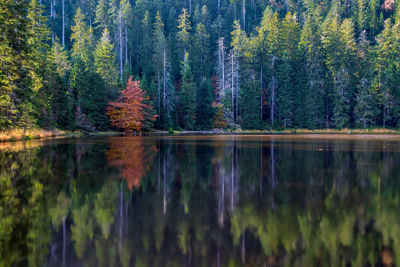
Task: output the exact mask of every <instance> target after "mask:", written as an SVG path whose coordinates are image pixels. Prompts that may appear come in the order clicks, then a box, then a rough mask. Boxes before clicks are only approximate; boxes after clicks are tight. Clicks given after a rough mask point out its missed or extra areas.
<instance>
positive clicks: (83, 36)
mask: <svg viewBox="0 0 400 267" xmlns="http://www.w3.org/2000/svg"><path fill="white" fill-rule="evenodd" d="M133 2H134V3H133ZM133 2H132V1H128V0H122V1H118V0H99V1H94V0H88V1H82V0H76V1H66V0H65V1H64V0H63V1H61V3H60V4H58V3H57V4H55V3H54V1H39V0H31V1H28V0H23V1H19V2H15V1H11V0H3V1H1V3H0V10H1V12H0V33H1V34H0V129H5V128H10V127H13V126H16V124H17V121H18V114H19V113H21V112H20V110H19V108H22V107H23V106H21V105H20V104H21V103H26V104H27V103H30V104H31V105H32V108H33V113H32V114H33V115H32V116H33V117H35V123H36V125H35V126H40V127H45V128H51V127H56V126H57V127H61V128H75V127H80V126H79V123H77V118H76V114H78V113H79V114H80V116H81V115H82V116H83V117H85V118H86V119H85V120H84V121H86V122H89V121H91V123H90V124H92V126H91V127H90V128H92V129H94V128H96V127H101V128H103V127H107V126H106V124H104V123H101V122H100V121H102V118H103V117H104V112H105V111H104V110H103V107H104V106H103V105H104V101H112V100H114V97H115V95H116V93H117V92H118V89H119V87H120V84H121V82H123V81H125V80H126V79H127V78H128V77H130V76H131V75H133V76H135V77H145V79H146V80H147V81H146V82H147V83H148V86H147V87H148V90H149V91H148V94H149V97H150V99H149V100H148V101H149V104H151V105H152V106H154V107H155V110H156V113H157V114H155V115H157V118H158V119H157V120H156V124H155V127H156V128H160V129H168V128H169V127H175V126H177V124H178V123H179V125H180V126H182V127H184V128H186V127H187V128H188V129H209V128H210V127H211V125H213V120H214V118H215V115H216V114H214V112H213V111H212V110H214V107H213V106H212V103H214V102H215V105H220V104H221V105H222V106H221V108H222V110H223V115H224V116H225V118H224V119H223V120H222V118H220V119H219V121H220V122H221V121H225V123H227V124H228V125H233V124H236V123H240V124H241V126H243V127H251V128H255V127H262V126H265V125H270V126H273V125H277V126H279V127H281V128H290V127H306V128H328V127H338V128H343V127H356V126H364V125H368V127H369V126H378V125H379V126H383V127H397V126H398V125H399V124H400V123H399V120H398V117H399V115H400V101H399V100H398V99H399V98H400V87H399V86H398V85H399V84H400V81H399V79H400V78H399V77H400V75H399V69H400V65H399V63H398V62H400V61H399V58H400V54H399V51H400V45H399V43H400V37H399V36H400V26H399V25H400V15H399V14H400V11H399V10H400V9H399V8H398V7H397V6H398V5H394V4H393V3H392V2H390V1H385V3H383V4H382V3H381V2H382V1H378V0H356V1H353V2H351V4H349V3H350V2H349V3H347V2H346V3H345V4H343V3H341V2H340V1H336V0H335V1H333V0H329V1H324V2H318V1H314V0H313V1H306V2H302V1H299V0H289V1H286V2H285V4H282V3H280V2H279V1H278V2H277V1H272V2H268V1H238V0H236V1H222V0H221V1H218V2H217V3H219V5H217V4H216V3H215V1H198V0H190V1H187V2H185V3H183V2H182V1H169V0H168V1H167V0H157V1H147V0H141V1H133ZM40 3H42V5H41V4H40ZM62 3H64V4H62ZM132 5H133V6H132ZM48 11H50V12H48ZM47 14H49V15H50V16H49V17H47ZM92 26H93V28H92ZM63 34H64V35H65V37H66V38H65V39H66V42H65V45H64V44H63V45H60V44H59V41H58V39H59V38H61V37H62V36H63ZM50 40H51V41H50ZM220 40H223V42H224V47H223V49H222V48H221V47H220V42H219V41H220ZM50 44H51V45H50ZM227 44H230V45H227ZM220 50H221V51H220ZM222 50H224V51H222ZM186 53H189V54H190V57H188V59H185V58H184V57H185V56H186ZM214 55H215V56H214ZM216 55H218V57H217V56H216ZM222 55H223V56H222ZM182 60H183V61H187V62H186V64H184V65H185V67H184V68H183V67H182V66H181V64H180V62H181V61H182ZM118 66H119V71H118ZM188 67H189V69H190V71H187V69H188ZM184 69H185V70H184ZM189 72H190V75H189V74H188V73H189ZM96 75H98V77H99V78H100V79H99V80H100V82H97V81H96V82H94V77H95V76H96ZM86 76H87V77H86ZM84 80H86V81H93V82H94V84H96V86H97V87H94V86H92V85H89V83H88V82H83V81H84ZM203 80H206V81H207V82H206V83H209V89H210V88H211V90H209V89H207V90H203V89H204V88H205V87H206V86H205V85H204V82H203ZM215 81H218V82H215ZM100 83H101V84H100ZM81 84H84V87H82V88H81V87H80V85H81ZM222 87H224V88H222ZM88 88H90V90H94V91H95V92H91V93H88V90H89V89H88ZM104 88H105V89H104ZM201 88H203V89H201ZM104 90H105V92H103V91H104ZM178 91H179V93H176V92H178ZM206 91H207V92H206ZM210 92H211V93H210ZM96 94H97V95H99V99H97V100H99V102H93V101H92V100H93V99H95V98H93V95H96ZM86 97H88V99H85V98H86ZM196 98H197V101H195V99H196ZM104 99H105V100H104ZM200 99H201V100H200ZM203 99H204V101H203ZM87 103H90V105H94V106H96V107H88V106H87V105H86V104H87ZM82 106H85V107H82ZM78 109H80V111H79V112H78ZM183 110H185V111H183ZM216 110H218V109H216ZM92 111H93V113H91V112H92ZM186 111H188V113H186ZM88 112H89V113H88ZM220 115H221V114H220ZM97 116H100V117H101V118H99V119H95V117H97ZM196 116H197V118H196ZM245 118H249V119H250V118H251V119H252V120H253V121H251V122H248V121H247V120H245ZM186 120H188V121H187V122H186ZM94 121H97V122H94ZM217 124H220V123H217ZM249 124H251V125H249ZM94 125H97V126H94ZM222 125H223V123H222ZM152 126H153V125H151V123H150V122H149V124H148V127H147V128H148V129H151V128H152ZM99 129H100V128H99Z"/></svg>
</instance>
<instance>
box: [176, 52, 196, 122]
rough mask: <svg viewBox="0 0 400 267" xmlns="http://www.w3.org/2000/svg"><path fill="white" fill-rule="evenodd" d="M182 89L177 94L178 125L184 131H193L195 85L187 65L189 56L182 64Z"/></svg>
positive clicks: (186, 55) (187, 55)
mask: <svg viewBox="0 0 400 267" xmlns="http://www.w3.org/2000/svg"><path fill="white" fill-rule="evenodd" d="M181 76H182V87H181V89H180V92H179V113H180V114H179V116H180V125H181V127H182V128H183V129H185V130H193V129H194V127H195V123H196V103H197V102H196V85H195V83H194V81H193V76H192V71H191V68H190V65H189V54H188V53H186V54H185V60H184V61H183V62H182V70H181Z"/></svg>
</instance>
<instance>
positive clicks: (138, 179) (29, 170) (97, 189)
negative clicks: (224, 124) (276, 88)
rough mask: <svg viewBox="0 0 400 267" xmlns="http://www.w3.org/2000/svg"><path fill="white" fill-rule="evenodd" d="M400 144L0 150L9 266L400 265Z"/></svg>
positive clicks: (114, 143) (222, 142)
mask: <svg viewBox="0 0 400 267" xmlns="http://www.w3.org/2000/svg"><path fill="white" fill-rule="evenodd" d="M399 151H400V140H396V138H394V139H391V138H389V139H384V140H368V139H367V140H365V139H347V140H334V139H325V140H322V139H321V140H318V138H317V137H313V138H312V139H307V138H305V139H303V138H300V137H296V138H295V139H294V137H274V138H271V137H261V136H259V137H257V136H256V137H232V136H231V137H229V136H228V137H222V136H218V137H181V138H178V137H177V138H168V137H164V138H158V137H143V138H142V137H132V138H129V137H114V138H93V139H75V140H55V141H48V142H44V143H38V142H36V143H35V142H30V143H14V144H12V145H3V146H2V147H0V266H282V265H286V266H346V265H347V266H349V265H351V266H368V265H372V266H374V265H378V266H380V265H389V266H390V264H397V265H400V202H399V201H400V183H399V182H400V154H399Z"/></svg>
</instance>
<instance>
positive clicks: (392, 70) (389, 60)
mask: <svg viewBox="0 0 400 267" xmlns="http://www.w3.org/2000/svg"><path fill="white" fill-rule="evenodd" d="M393 40H394V39H393V27H392V23H391V22H390V19H387V20H386V21H385V28H384V30H383V31H382V33H381V34H380V35H378V37H377V42H378V46H377V48H376V49H377V51H376V53H377V58H376V65H375V71H376V75H375V79H374V81H373V88H374V91H375V93H376V94H377V97H378V100H379V105H380V110H381V116H380V122H381V125H382V127H387V126H388V124H389V123H390V122H391V120H392V118H393V111H394V110H393V109H394V105H395V99H394V91H395V90H396V87H397V85H396V75H398V73H396V70H397V69H396V66H395V65H394V63H395V60H396V59H397V60H398V59H399V58H398V56H397V54H398V51H397V50H396V47H395V46H394V42H393Z"/></svg>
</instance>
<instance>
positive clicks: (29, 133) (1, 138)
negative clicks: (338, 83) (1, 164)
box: [0, 128, 400, 143]
mask: <svg viewBox="0 0 400 267" xmlns="http://www.w3.org/2000/svg"><path fill="white" fill-rule="evenodd" d="M196 135H197V136H199V135H200V136H201V135H205V136H207V135H208V136H224V135H225V136H230V135H231V136H234V135H254V136H257V135H267V136H316V137H317V136H320V137H321V136H327V137H328V136H329V137H330V138H334V137H335V136H337V137H343V136H376V137H379V136H382V137H383V136H388V135H392V136H400V129H399V130H397V129H383V128H376V129H342V130H337V129H317V130H308V129H288V130H282V131H277V130H272V131H269V130H233V131H227V130H219V129H214V130H206V131H185V130H182V131H174V134H169V133H168V131H161V130H154V131H151V132H146V133H144V134H143V136H171V137H172V136H196ZM84 136H89V137H96V136H97V137H98V136H130V135H125V134H124V133H121V132H113V131H108V132H93V133H87V132H82V131H67V130H58V129H54V130H44V129H29V130H26V132H24V131H23V130H22V129H12V130H7V131H1V132H0V143H10V142H16V141H29V140H51V139H59V138H69V137H84Z"/></svg>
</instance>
